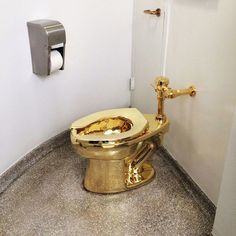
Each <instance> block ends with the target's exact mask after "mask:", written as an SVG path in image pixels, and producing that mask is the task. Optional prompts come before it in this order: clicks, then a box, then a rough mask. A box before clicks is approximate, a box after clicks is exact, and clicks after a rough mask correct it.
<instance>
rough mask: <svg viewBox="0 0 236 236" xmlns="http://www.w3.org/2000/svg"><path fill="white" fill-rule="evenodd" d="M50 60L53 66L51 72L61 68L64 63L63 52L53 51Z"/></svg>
mask: <svg viewBox="0 0 236 236" xmlns="http://www.w3.org/2000/svg"><path fill="white" fill-rule="evenodd" d="M50 62H51V68H50V72H51V73H53V72H55V71H57V70H59V69H61V67H62V65H63V58H62V56H61V53H60V52H58V51H57V50H53V51H51V56H50Z"/></svg>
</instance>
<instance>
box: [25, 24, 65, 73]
mask: <svg viewBox="0 0 236 236" xmlns="http://www.w3.org/2000/svg"><path fill="white" fill-rule="evenodd" d="M27 26H28V32H29V41H30V48H31V58H32V67H33V72H34V73H35V74H37V75H42V76H45V75H50V71H51V60H50V58H51V51H52V50H57V51H58V52H59V53H60V54H61V56H62V58H63V64H62V67H61V68H60V70H63V69H64V63H65V43H66V33H65V29H64V27H63V25H62V24H61V23H60V22H59V21H55V20H35V21H30V22H27Z"/></svg>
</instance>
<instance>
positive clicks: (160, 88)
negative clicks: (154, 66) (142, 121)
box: [155, 77, 196, 123]
mask: <svg viewBox="0 0 236 236" xmlns="http://www.w3.org/2000/svg"><path fill="white" fill-rule="evenodd" d="M155 91H156V92H157V103H158V107H157V115H156V119H157V120H158V121H159V122H160V123H164V122H165V121H166V115H165V113H164V101H165V99H166V98H176V97H178V96H182V95H190V96H191V97H193V96H195V95H196V88H195V87H194V86H190V87H189V88H186V89H172V88H170V87H169V80H168V79H167V78H166V77H157V78H156V79H155Z"/></svg>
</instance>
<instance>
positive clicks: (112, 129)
mask: <svg viewBox="0 0 236 236" xmlns="http://www.w3.org/2000/svg"><path fill="white" fill-rule="evenodd" d="M132 126H133V123H132V121H131V120H130V119H128V118H125V117H122V116H118V117H109V118H104V119H100V120H97V121H95V122H93V123H91V124H89V125H87V126H86V127H84V128H77V129H76V131H77V134H78V135H87V134H96V133H102V134H104V135H111V134H119V133H123V132H126V131H128V130H130V129H131V128H132Z"/></svg>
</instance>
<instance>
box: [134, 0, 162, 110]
mask: <svg viewBox="0 0 236 236" xmlns="http://www.w3.org/2000/svg"><path fill="white" fill-rule="evenodd" d="M134 2H135V3H134V4H135V5H134V25H133V62H132V66H133V68H132V77H133V79H134V90H133V91H132V93H131V105H132V107H136V108H138V109H139V110H140V111H141V112H144V113H155V112H156V110H157V105H156V94H155V91H154V89H153V87H152V86H151V84H153V81H154V78H155V77H156V76H158V75H161V74H162V64H163V59H162V58H163V55H162V54H163V50H162V48H164V46H163V41H164V40H163V38H164V32H163V30H164V0H135V1H134ZM157 8H160V9H161V15H160V17H157V16H155V15H149V14H144V10H156V9H157Z"/></svg>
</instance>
